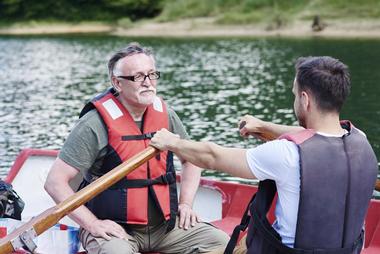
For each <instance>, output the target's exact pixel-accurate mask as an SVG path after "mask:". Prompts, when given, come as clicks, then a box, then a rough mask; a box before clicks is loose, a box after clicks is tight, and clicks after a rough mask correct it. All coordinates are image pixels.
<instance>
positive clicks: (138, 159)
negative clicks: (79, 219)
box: [0, 146, 159, 254]
mask: <svg viewBox="0 0 380 254" xmlns="http://www.w3.org/2000/svg"><path fill="white" fill-rule="evenodd" d="M157 153H159V150H157V149H156V148H154V147H152V146H149V147H148V148H146V149H145V150H143V151H142V152H140V153H138V154H136V155H135V156H133V157H132V158H130V159H129V160H127V161H125V162H124V163H122V164H120V165H119V166H117V167H116V168H114V169H112V170H111V171H109V172H108V173H107V174H105V175H103V176H102V177H100V178H98V179H97V180H96V181H94V182H92V183H91V184H89V185H87V186H86V187H85V188H83V189H81V190H80V191H78V192H77V193H75V194H74V195H72V196H71V197H69V198H67V199H66V200H64V201H63V202H61V203H59V204H57V205H56V206H54V207H51V208H49V209H47V210H46V211H44V212H42V213H41V214H40V215H38V216H36V217H34V218H33V219H31V220H30V221H29V222H27V223H26V224H24V225H23V226H21V227H19V228H18V229H16V230H15V231H13V232H12V233H11V234H9V235H7V236H6V237H5V238H3V239H1V240H0V254H5V253H11V252H13V251H15V250H16V249H18V248H20V247H22V246H23V245H28V244H30V245H29V246H32V247H33V248H35V244H34V243H33V242H32V241H31V240H32V239H33V238H34V237H36V236H38V235H40V234H41V233H43V232H44V231H46V230H47V229H49V228H50V227H52V226H54V225H55V224H56V223H57V222H58V221H59V220H60V219H61V218H62V217H64V216H65V215H67V214H69V213H70V212H72V211H73V210H75V209H76V208H78V207H79V206H81V205H83V204H84V203H86V202H87V201H89V200H91V199H92V198H93V197H95V196H96V195H97V194H99V193H100V192H102V191H104V190H105V189H107V188H108V187H110V186H111V185H113V184H114V183H116V182H118V181H119V180H121V179H122V178H123V177H124V176H125V175H127V174H129V173H130V172H132V171H133V170H135V169H136V168H138V167H139V166H140V165H142V164H143V163H145V162H146V161H148V160H149V159H151V158H152V157H153V156H155V155H156V154H157Z"/></svg>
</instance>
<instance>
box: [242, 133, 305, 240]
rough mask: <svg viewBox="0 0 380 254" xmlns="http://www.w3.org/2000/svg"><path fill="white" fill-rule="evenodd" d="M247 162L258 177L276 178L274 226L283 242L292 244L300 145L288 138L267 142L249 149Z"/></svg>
mask: <svg viewBox="0 0 380 254" xmlns="http://www.w3.org/2000/svg"><path fill="white" fill-rule="evenodd" d="M246 156H247V162H248V165H249V167H250V169H251V171H252V173H253V174H254V175H255V176H256V177H257V179H259V180H266V179H270V180H274V181H275V182H276V187H277V193H278V200H277V204H276V208H275V216H276V221H275V222H274V224H273V228H274V229H275V230H276V231H277V232H278V233H279V234H280V236H281V238H282V242H283V243H284V244H285V245H287V246H289V247H293V245H294V239H295V232H296V225H297V214H298V203H299V193H300V162H299V153H298V147H297V145H296V144H294V143H293V142H290V141H288V140H275V141H270V142H267V143H265V144H263V145H260V146H258V147H256V148H252V149H249V150H248V151H247V155H246Z"/></svg>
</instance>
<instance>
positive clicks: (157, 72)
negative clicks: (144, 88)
mask: <svg viewBox="0 0 380 254" xmlns="http://www.w3.org/2000/svg"><path fill="white" fill-rule="evenodd" d="M151 74H157V75H158V76H157V78H154V79H152V78H150V77H149V75H151ZM137 75H142V76H144V79H143V80H140V81H138V80H135V77H136V76H137ZM116 77H117V78H121V79H126V80H129V81H132V82H144V81H145V80H146V78H148V79H149V80H157V79H159V78H160V77H161V73H160V72H159V71H154V72H151V73H148V74H146V75H145V74H141V73H140V74H136V75H134V76H116Z"/></svg>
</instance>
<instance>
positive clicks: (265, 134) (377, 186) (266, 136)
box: [239, 121, 380, 191]
mask: <svg viewBox="0 0 380 254" xmlns="http://www.w3.org/2000/svg"><path fill="white" fill-rule="evenodd" d="M246 124H247V122H246V121H242V122H241V123H240V125H239V129H241V128H243V127H244V126H245V125H246ZM252 135H254V136H256V137H258V138H260V139H262V140H264V141H270V140H274V139H276V138H277V137H276V135H275V134H273V133H270V132H260V133H259V132H253V133H252ZM375 190H376V191H380V180H379V179H377V180H376V184H375Z"/></svg>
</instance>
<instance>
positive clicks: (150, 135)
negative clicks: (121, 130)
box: [121, 132, 156, 141]
mask: <svg viewBox="0 0 380 254" xmlns="http://www.w3.org/2000/svg"><path fill="white" fill-rule="evenodd" d="M154 134H156V132H148V133H144V134H141V135H128V136H122V137H121V140H122V141H131V140H145V139H151V138H153V136H154Z"/></svg>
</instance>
